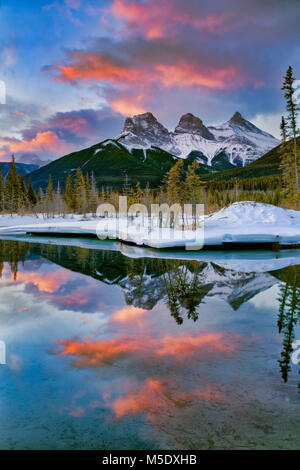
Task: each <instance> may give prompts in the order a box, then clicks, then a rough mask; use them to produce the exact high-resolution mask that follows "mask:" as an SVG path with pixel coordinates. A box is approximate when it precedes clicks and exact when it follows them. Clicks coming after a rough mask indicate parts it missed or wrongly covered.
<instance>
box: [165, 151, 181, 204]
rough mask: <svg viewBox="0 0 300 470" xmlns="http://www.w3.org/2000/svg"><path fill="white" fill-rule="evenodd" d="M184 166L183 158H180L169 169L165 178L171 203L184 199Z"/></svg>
mask: <svg viewBox="0 0 300 470" xmlns="http://www.w3.org/2000/svg"><path fill="white" fill-rule="evenodd" d="M182 167H183V160H181V159H178V160H177V162H176V163H175V165H174V166H173V167H172V168H171V169H170V170H169V171H168V173H167V174H166V176H165V179H164V182H165V185H166V187H167V197H168V202H169V203H170V204H175V203H179V204H180V202H181V200H182V176H183V175H182Z"/></svg>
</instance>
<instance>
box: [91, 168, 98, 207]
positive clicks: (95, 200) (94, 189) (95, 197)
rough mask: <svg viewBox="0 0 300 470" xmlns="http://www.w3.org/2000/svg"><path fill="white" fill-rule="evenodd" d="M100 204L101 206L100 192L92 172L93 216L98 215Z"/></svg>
mask: <svg viewBox="0 0 300 470" xmlns="http://www.w3.org/2000/svg"><path fill="white" fill-rule="evenodd" d="M98 204H99V197H98V191H97V184H96V180H95V175H94V172H92V176H91V187H90V206H91V211H92V213H93V214H96V211H97V207H98Z"/></svg>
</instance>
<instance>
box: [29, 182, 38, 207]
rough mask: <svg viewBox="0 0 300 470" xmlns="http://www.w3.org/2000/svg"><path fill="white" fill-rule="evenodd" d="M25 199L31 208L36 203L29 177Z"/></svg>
mask: <svg viewBox="0 0 300 470" xmlns="http://www.w3.org/2000/svg"><path fill="white" fill-rule="evenodd" d="M27 198H28V202H29V204H30V205H31V206H32V207H33V206H35V205H36V203H37V196H36V194H35V191H34V189H33V186H32V181H31V176H29V181H28V189H27Z"/></svg>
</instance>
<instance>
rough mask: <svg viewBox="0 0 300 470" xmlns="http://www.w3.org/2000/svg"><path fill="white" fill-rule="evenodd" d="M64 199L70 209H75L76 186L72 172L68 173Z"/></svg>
mask: <svg viewBox="0 0 300 470" xmlns="http://www.w3.org/2000/svg"><path fill="white" fill-rule="evenodd" d="M64 201H65V203H66V204H67V206H68V208H69V209H74V188H73V182H72V176H71V173H68V176H67V180H66V187H65V194H64Z"/></svg>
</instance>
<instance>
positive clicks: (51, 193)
mask: <svg viewBox="0 0 300 470" xmlns="http://www.w3.org/2000/svg"><path fill="white" fill-rule="evenodd" d="M54 198H55V195H54V189H53V183H52V176H51V174H50V175H49V180H48V186H47V190H46V199H47V202H48V203H52V202H53V201H54Z"/></svg>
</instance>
